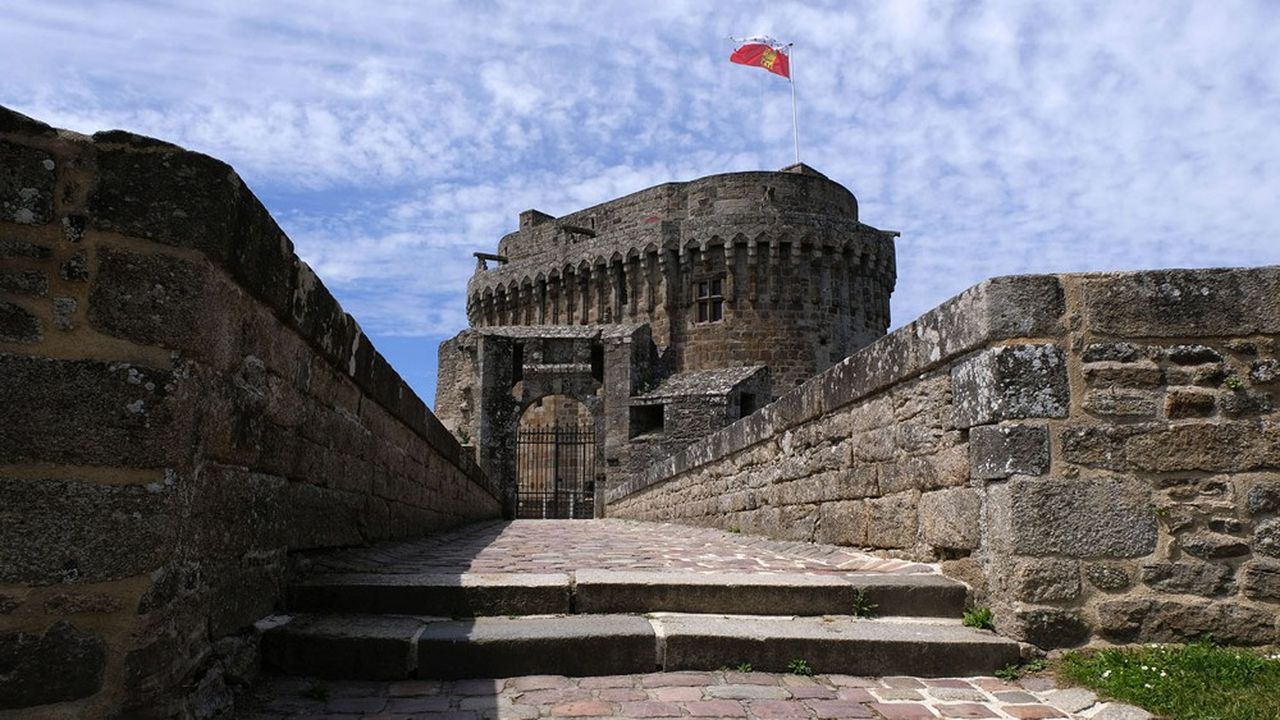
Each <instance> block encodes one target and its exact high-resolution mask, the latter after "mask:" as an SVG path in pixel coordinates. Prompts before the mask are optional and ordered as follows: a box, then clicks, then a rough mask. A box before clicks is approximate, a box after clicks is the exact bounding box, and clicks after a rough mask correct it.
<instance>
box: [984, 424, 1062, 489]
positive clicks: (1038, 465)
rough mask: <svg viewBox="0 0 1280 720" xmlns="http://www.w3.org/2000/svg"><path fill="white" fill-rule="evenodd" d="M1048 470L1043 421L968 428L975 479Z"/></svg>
mask: <svg viewBox="0 0 1280 720" xmlns="http://www.w3.org/2000/svg"><path fill="white" fill-rule="evenodd" d="M1048 470H1049V430H1048V428H1047V427H1045V426H1044V425H1030V424H1020V425H982V426H978V427H975V428H972V429H971V430H970V431H969V472H970V474H971V475H972V476H973V478H974V479H977V480H998V479H1002V478H1007V477H1009V476H1011V475H1041V474H1043V473H1045V472H1047V471H1048Z"/></svg>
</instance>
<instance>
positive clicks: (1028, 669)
mask: <svg viewBox="0 0 1280 720" xmlns="http://www.w3.org/2000/svg"><path fill="white" fill-rule="evenodd" d="M1048 667H1049V663H1048V662H1046V661H1045V660H1040V659H1037V660H1030V661H1028V662H1024V663H1022V664H1021V665H1005V666H1004V667H1002V668H1000V669H999V670H997V671H996V677H998V678H1000V679H1001V680H1008V681H1009V682H1013V681H1014V680H1017V679H1019V678H1021V677H1022V676H1023V675H1028V674H1031V673H1038V672H1041V671H1043V670H1045V669H1046V668H1048Z"/></svg>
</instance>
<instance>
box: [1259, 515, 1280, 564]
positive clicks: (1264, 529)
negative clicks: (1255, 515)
mask: <svg viewBox="0 0 1280 720" xmlns="http://www.w3.org/2000/svg"><path fill="white" fill-rule="evenodd" d="M1253 549H1254V552H1259V553H1262V554H1263V555H1269V556H1271V557H1277V558H1280V518H1271V519H1270V520H1263V521H1262V522H1260V523H1258V527H1257V529H1255V530H1254V531H1253Z"/></svg>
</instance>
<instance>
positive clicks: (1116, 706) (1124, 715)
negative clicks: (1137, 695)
mask: <svg viewBox="0 0 1280 720" xmlns="http://www.w3.org/2000/svg"><path fill="white" fill-rule="evenodd" d="M1154 717H1155V716H1154V715H1152V714H1151V713H1149V712H1147V711H1146V710H1143V709H1142V708H1140V707H1134V706H1133V705H1126V704H1125V703H1107V705H1106V706H1105V707H1103V708H1102V709H1101V710H1099V711H1098V713H1097V714H1096V715H1094V716H1093V718H1092V719H1091V720H1151V718H1154Z"/></svg>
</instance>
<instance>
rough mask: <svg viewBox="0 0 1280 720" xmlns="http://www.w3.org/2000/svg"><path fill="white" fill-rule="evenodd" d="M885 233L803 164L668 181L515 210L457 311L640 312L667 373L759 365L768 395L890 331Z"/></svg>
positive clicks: (523, 315) (597, 320) (504, 318)
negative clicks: (768, 379)
mask: <svg viewBox="0 0 1280 720" xmlns="http://www.w3.org/2000/svg"><path fill="white" fill-rule="evenodd" d="M895 235H896V233H892V232H888V231H883V230H877V229H875V228H873V227H871V226H869V225H865V224H863V223H861V222H859V220H858V203H857V200H856V199H855V198H854V196H853V194H852V193H851V192H849V191H848V190H847V189H845V188H844V187H842V186H841V185H839V184H837V183H835V182H833V181H831V180H830V179H828V178H827V177H825V176H823V175H822V174H820V173H818V172H817V171H815V170H813V169H812V168H810V167H808V166H806V165H794V166H791V167H789V168H785V169H784V170H782V171H780V172H743V173H728V174H724V175H712V176H709V177H704V178H700V179H698V180H693V181H690V182H673V183H666V184H663V185H658V186H656V187H652V188H649V189H647V190H641V191H639V192H636V193H633V194H631V195H627V196H625V197H621V198H618V199H616V200H610V201H609V202H606V203H602V204H600V205H596V206H594V207H590V208H587V209H585V210H579V211H577V212H574V213H571V214H569V215H565V216H563V217H559V218H554V217H551V216H549V215H547V214H545V213H541V212H538V211H537V210H528V211H525V212H523V213H521V214H520V229H519V230H517V231H516V232H513V233H510V234H508V235H507V236H505V237H503V238H502V240H501V241H500V242H499V243H498V252H497V254H496V255H495V254H485V253H477V257H478V258H479V262H478V266H477V270H476V273H475V274H474V275H473V276H472V278H471V279H470V281H469V282H468V283H467V317H468V319H469V321H470V324H471V325H472V327H475V328H485V327H494V326H509V325H561V326H564V325H608V324H643V323H647V324H649V326H650V330H651V333H652V338H653V342H654V344H655V345H656V346H657V348H658V351H659V353H660V355H661V357H660V359H661V362H662V364H663V365H664V366H665V367H666V368H668V370H669V371H670V372H684V371H690V370H708V369H714V368H729V367H740V366H753V365H766V366H768V368H769V372H770V374H771V376H772V388H773V394H774V395H775V396H776V395H780V394H782V393H783V392H785V391H786V390H788V389H790V388H791V387H794V386H795V385H798V384H800V383H801V382H803V381H804V380H806V379H807V378H809V377H811V376H812V375H814V374H815V373H816V372H818V371H820V370H822V369H823V368H825V367H827V366H829V365H831V364H832V363H834V362H837V361H839V360H840V359H842V358H844V357H846V356H848V355H849V354H850V353H852V352H854V351H855V350H857V349H859V348H861V347H863V346H865V345H867V344H868V343H870V342H871V341H873V340H875V339H876V338H878V337H880V336H881V335H884V334H885V331H886V330H887V329H888V326H889V296H890V294H891V293H892V292H893V286H894V281H895V277H896V272H895V265H894V244H893V238H894V236H895ZM490 263H496V266H494V267H490Z"/></svg>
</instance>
